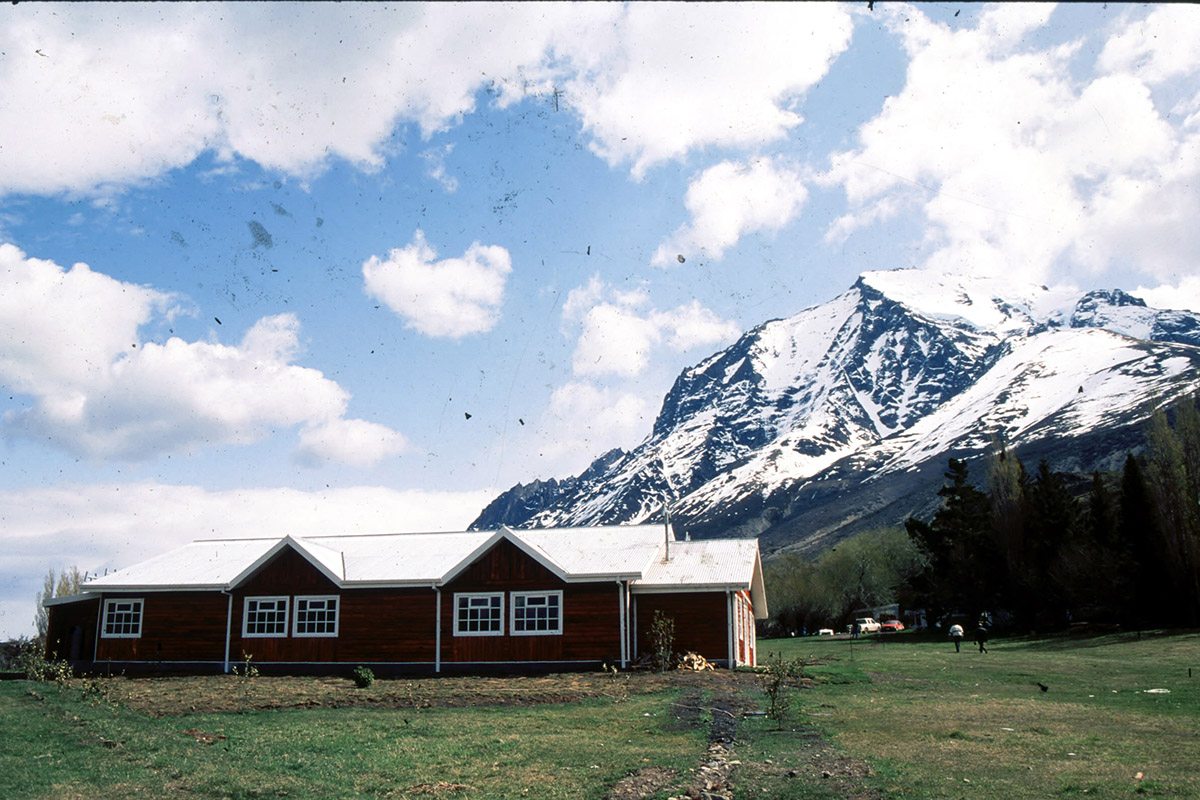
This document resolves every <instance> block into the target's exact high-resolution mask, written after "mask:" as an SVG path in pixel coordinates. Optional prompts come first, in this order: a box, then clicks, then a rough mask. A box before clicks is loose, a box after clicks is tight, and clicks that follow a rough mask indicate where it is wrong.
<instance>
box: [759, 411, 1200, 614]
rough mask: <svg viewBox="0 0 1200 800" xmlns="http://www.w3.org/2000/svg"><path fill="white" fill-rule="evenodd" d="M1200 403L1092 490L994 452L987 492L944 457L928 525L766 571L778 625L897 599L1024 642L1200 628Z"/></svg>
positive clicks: (1151, 433)
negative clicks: (1072, 630)
mask: <svg viewBox="0 0 1200 800" xmlns="http://www.w3.org/2000/svg"><path fill="white" fill-rule="evenodd" d="M1198 400H1200V396H1193V397H1187V398H1183V399H1181V400H1179V401H1177V402H1175V403H1174V404H1172V405H1171V406H1169V407H1167V408H1164V409H1160V410H1159V411H1158V412H1156V413H1155V414H1154V416H1153V417H1152V418H1151V420H1150V421H1149V423H1148V424H1147V426H1146V443H1145V447H1144V449H1143V452H1142V453H1141V454H1138V455H1135V454H1133V453H1130V454H1129V455H1128V456H1127V457H1126V459H1125V464H1124V470H1123V471H1122V472H1120V473H1109V474H1102V473H1100V472H1096V473H1093V474H1092V476H1091V480H1090V482H1087V481H1082V482H1081V481H1080V480H1078V478H1077V477H1076V476H1071V475H1068V474H1063V473H1058V472H1054V471H1053V470H1052V469H1051V468H1050V466H1049V464H1048V462H1047V461H1046V460H1042V461H1040V462H1039V463H1038V465H1037V468H1036V470H1035V471H1034V472H1032V473H1030V472H1029V471H1028V470H1027V469H1026V467H1025V465H1024V464H1023V463H1021V461H1020V460H1019V459H1018V458H1016V457H1015V456H1013V455H1012V454H1011V453H1009V452H1008V451H1007V450H1006V449H1005V448H1004V447H1003V446H998V447H997V448H996V449H995V451H994V452H993V454H992V455H991V457H990V458H989V461H988V466H987V475H986V491H985V490H981V489H980V488H978V487H977V486H976V485H974V484H973V483H972V482H971V476H970V475H968V471H967V466H966V463H965V462H963V461H960V460H957V459H953V458H952V459H950V461H949V465H948V468H947V471H946V472H945V479H946V482H945V484H944V486H943V487H942V488H941V490H940V491H939V492H938V494H939V496H940V497H941V507H940V508H939V510H938V511H937V512H936V513H935V514H934V515H933V517H932V519H930V520H928V521H925V520H920V519H915V518H910V519H909V520H908V521H907V523H906V525H905V530H904V531H900V530H898V529H892V530H880V531H871V532H868V533H867V534H861V535H860V536H858V537H854V538H853V539H851V540H848V541H847V542H843V543H842V544H840V545H839V547H838V548H835V550H834V551H830V552H827V553H825V554H823V555H822V556H821V557H820V558H818V559H817V560H816V561H813V562H801V561H800V560H799V559H798V558H787V557H785V558H781V559H776V560H775V561H774V562H772V563H771V564H769V565H768V566H767V585H768V591H769V592H770V594H771V596H772V597H771V600H772V612H773V621H774V623H775V625H777V626H779V627H781V628H783V629H785V630H790V631H799V630H802V629H804V628H809V629H815V628H816V627H818V626H825V625H829V624H831V623H835V622H836V623H840V622H843V621H844V620H845V619H846V617H847V616H848V615H850V614H851V613H852V612H853V610H854V609H856V608H865V607H871V606H875V605H880V604H884V603H891V602H897V601H898V602H900V603H901V604H902V605H903V606H904V607H906V608H924V609H925V610H926V612H927V616H928V619H929V621H930V622H931V623H932V622H934V621H935V620H939V619H942V618H944V617H946V616H948V615H952V614H953V615H960V616H962V617H965V618H967V619H975V618H977V617H978V616H979V615H981V614H984V613H988V614H990V615H991V616H992V619H993V620H994V621H995V622H996V624H997V625H998V626H1000V627H1002V628H1008V629H1009V630H1012V631H1020V632H1027V631H1032V630H1052V629H1058V628H1062V627H1065V626H1067V625H1068V624H1070V623H1071V622H1073V621H1089V622H1101V623H1103V622H1108V623H1114V624H1120V625H1122V626H1125V627H1132V628H1139V629H1140V628H1147V627H1153V628H1157V627H1168V626H1194V625H1196V624H1198V623H1200V411H1198V410H1197V401H1198ZM1081 484H1082V491H1081Z"/></svg>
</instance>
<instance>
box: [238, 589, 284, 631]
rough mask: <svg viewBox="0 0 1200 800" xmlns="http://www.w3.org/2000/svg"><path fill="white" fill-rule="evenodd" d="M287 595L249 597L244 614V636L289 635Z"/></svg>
mask: <svg viewBox="0 0 1200 800" xmlns="http://www.w3.org/2000/svg"><path fill="white" fill-rule="evenodd" d="M287 629H288V599H287V598H286V597H247V598H246V608H245V612H244V613H243V615H242V635H243V636H287Z"/></svg>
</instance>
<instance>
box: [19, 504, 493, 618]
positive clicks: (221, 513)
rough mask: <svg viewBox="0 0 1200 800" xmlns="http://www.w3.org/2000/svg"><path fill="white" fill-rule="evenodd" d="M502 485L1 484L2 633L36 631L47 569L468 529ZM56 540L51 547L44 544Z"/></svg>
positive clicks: (94, 570) (95, 569) (111, 566)
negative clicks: (450, 488) (258, 541)
mask: <svg viewBox="0 0 1200 800" xmlns="http://www.w3.org/2000/svg"><path fill="white" fill-rule="evenodd" d="M495 493H496V490H495V489H490V488H484V489H480V490H477V491H462V492H438V491H423V490H405V491H397V490H394V489H387V488H382V487H360V488H353V489H326V490H324V491H320V492H305V491H299V490H296V489H286V488H279V489H251V490H236V491H220V492H213V491H208V490H206V489H203V488H200V487H197V486H173V485H168V484H162V483H156V482H146V483H135V484H93V485H81V486H75V485H72V486H62V487H55V488H22V489H16V490H4V491H0V519H3V520H4V525H3V526H0V547H2V548H3V550H4V554H5V558H4V560H3V571H2V573H0V587H3V588H0V639H6V638H9V637H12V636H18V635H22V634H29V633H31V632H32V631H31V629H32V627H33V616H34V607H33V598H34V593H35V592H37V591H39V590H40V589H41V576H43V575H45V574H46V571H47V570H48V569H54V570H55V572H57V571H59V570H61V569H63V568H64V567H68V566H70V565H72V564H74V565H77V566H78V567H79V568H80V569H81V570H87V571H89V572H91V573H93V574H96V573H97V572H98V571H99V572H103V570H105V569H106V568H108V569H120V568H122V567H127V566H130V565H131V564H133V563H136V562H138V561H141V560H143V559H146V558H150V557H152V556H155V555H158V554H159V553H162V552H165V551H166V550H168V549H170V548H172V547H177V546H179V545H183V544H187V543H188V542H191V541H194V540H196V539H211V538H234V537H242V536H262V535H263V532H264V531H286V532H288V533H291V534H294V535H297V536H315V535H331V534H369V533H392V532H404V531H439V530H463V529H465V528H466V526H467V525H469V524H470V523H471V522H472V520H474V518H475V517H476V516H478V514H479V512H480V510H482V509H483V507H484V506H485V505H486V504H487V503H488V502H489V501H491V499H492V498H493V497H494V496H495ZM47 542H54V548H53V552H51V551H49V550H48V549H47V546H46V543H47Z"/></svg>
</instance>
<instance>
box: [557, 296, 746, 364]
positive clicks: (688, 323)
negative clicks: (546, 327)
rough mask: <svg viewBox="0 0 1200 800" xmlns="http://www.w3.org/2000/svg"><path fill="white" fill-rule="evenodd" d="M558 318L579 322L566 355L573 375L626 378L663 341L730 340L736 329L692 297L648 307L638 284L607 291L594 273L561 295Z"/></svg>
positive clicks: (689, 344)
mask: <svg viewBox="0 0 1200 800" xmlns="http://www.w3.org/2000/svg"><path fill="white" fill-rule="evenodd" d="M563 319H564V323H567V324H577V325H578V326H579V338H578V340H577V342H576V345H575V351H574V353H573V354H572V357H571V364H572V368H573V370H574V372H575V374H576V375H591V376H599V375H617V376H621V377H625V378H632V377H634V376H636V375H639V374H640V373H641V372H642V371H643V370H645V368H646V367H647V365H648V364H649V363H650V358H651V356H652V355H653V353H654V350H655V349H656V348H658V347H659V346H661V345H663V344H665V345H666V346H667V347H669V348H671V349H672V350H675V351H676V352H684V351H686V350H690V349H691V348H693V347H699V346H705V345H709V346H711V345H719V344H721V343H724V342H728V341H731V340H733V339H735V338H737V336H738V334H739V333H740V330H739V329H738V327H737V325H735V324H734V323H733V322H731V321H728V320H722V319H721V318H720V317H718V316H717V315H716V314H715V313H714V312H713V311H712V310H711V309H708V308H706V307H704V306H702V305H701V304H700V302H699V301H697V300H693V301H692V302H691V303H688V304H686V305H681V306H678V307H676V308H674V309H670V310H666V311H663V310H659V309H655V308H651V307H650V297H649V295H648V294H647V293H646V292H645V291H644V290H635V291H624V292H622V291H613V290H612V289H610V288H609V287H608V286H606V285H605V284H604V283H603V282H602V281H601V280H600V279H599V278H598V277H593V278H592V279H591V280H590V281H589V282H588V284H587V285H586V286H583V287H580V288H577V289H574V290H572V291H571V292H570V293H569V294H568V295H567V301H566V303H564V304H563Z"/></svg>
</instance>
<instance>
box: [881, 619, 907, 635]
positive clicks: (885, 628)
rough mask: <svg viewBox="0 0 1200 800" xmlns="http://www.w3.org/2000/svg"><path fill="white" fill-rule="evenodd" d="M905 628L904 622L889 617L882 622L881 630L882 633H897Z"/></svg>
mask: <svg viewBox="0 0 1200 800" xmlns="http://www.w3.org/2000/svg"><path fill="white" fill-rule="evenodd" d="M902 630H904V623H903V622H901V621H900V620H898V619H889V620H885V621H884V622H882V623H880V625H879V631H880V632H881V633H895V632H897V631H902Z"/></svg>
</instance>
